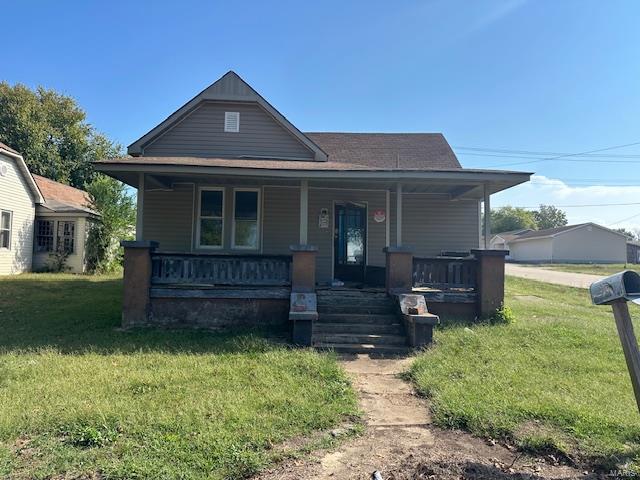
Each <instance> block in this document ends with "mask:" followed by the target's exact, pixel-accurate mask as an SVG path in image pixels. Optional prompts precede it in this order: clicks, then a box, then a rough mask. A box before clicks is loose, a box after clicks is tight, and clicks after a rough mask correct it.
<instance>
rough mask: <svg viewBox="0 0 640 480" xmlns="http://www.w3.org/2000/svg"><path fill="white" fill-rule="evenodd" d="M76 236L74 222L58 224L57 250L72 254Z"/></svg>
mask: <svg viewBox="0 0 640 480" xmlns="http://www.w3.org/2000/svg"><path fill="white" fill-rule="evenodd" d="M75 236H76V222H58V239H57V248H58V250H61V251H63V252H66V253H69V254H71V253H73V251H74V248H75V245H74V243H75V242H74V239H75Z"/></svg>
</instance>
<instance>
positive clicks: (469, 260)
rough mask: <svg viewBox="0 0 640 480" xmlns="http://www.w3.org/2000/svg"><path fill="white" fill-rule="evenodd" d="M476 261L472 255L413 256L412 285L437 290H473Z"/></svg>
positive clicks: (475, 282) (475, 284) (474, 287)
mask: <svg viewBox="0 0 640 480" xmlns="http://www.w3.org/2000/svg"><path fill="white" fill-rule="evenodd" d="M477 263H478V261H477V259H475V258H473V257H464V258H463V257H456V258H454V257H426V258H419V257H414V258H413V286H414V287H417V288H420V287H427V288H433V289H437V290H475V289H476V287H477V278H476V271H477Z"/></svg>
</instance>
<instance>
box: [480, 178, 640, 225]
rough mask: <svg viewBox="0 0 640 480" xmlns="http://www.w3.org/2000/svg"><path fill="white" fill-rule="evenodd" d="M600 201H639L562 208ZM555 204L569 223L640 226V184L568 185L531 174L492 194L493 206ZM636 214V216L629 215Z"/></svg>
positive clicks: (600, 202) (599, 202)
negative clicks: (504, 189) (524, 179)
mask: <svg viewBox="0 0 640 480" xmlns="http://www.w3.org/2000/svg"><path fill="white" fill-rule="evenodd" d="M603 203H608V204H611V203H638V205H628V206H608V207H562V205H594V204H603ZM540 204H545V205H557V206H559V207H560V208H562V210H564V211H565V212H566V213H567V218H568V220H569V223H570V224H573V223H582V222H594V223H598V224H600V225H604V226H610V227H613V228H618V227H624V228H629V229H632V230H633V229H636V228H640V186H637V187H636V186H609V185H593V186H571V185H567V184H566V183H565V182H563V181H562V180H558V179H554V178H550V177H545V176H543V175H534V176H532V177H531V182H528V183H525V184H523V185H519V186H517V187H514V188H511V189H509V190H506V191H504V192H501V193H498V194H496V195H495V196H494V197H492V207H500V206H504V205H513V206H535V205H540ZM633 215H637V216H636V217H635V218H629V219H628V220H625V219H627V218H628V217H631V216H633Z"/></svg>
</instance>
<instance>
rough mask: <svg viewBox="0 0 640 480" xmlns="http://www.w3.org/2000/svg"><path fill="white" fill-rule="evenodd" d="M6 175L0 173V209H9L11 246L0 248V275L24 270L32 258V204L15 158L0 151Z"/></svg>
mask: <svg viewBox="0 0 640 480" xmlns="http://www.w3.org/2000/svg"><path fill="white" fill-rule="evenodd" d="M0 164H3V165H6V167H7V175H6V176H3V177H0V192H2V194H1V195H0V209H1V210H9V211H11V212H12V214H13V215H12V222H11V226H12V229H11V249H9V250H6V249H0V275H10V274H13V273H22V272H28V271H29V270H31V267H32V259H33V221H34V217H35V204H34V202H33V198H32V197H31V190H30V188H29V185H28V184H27V182H26V180H25V178H24V176H23V174H22V172H21V171H20V170H19V168H18V165H17V164H16V161H15V160H14V159H13V158H11V157H8V156H5V155H2V154H0Z"/></svg>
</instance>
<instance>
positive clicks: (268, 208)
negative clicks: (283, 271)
mask: <svg viewBox="0 0 640 480" xmlns="http://www.w3.org/2000/svg"><path fill="white" fill-rule="evenodd" d="M263 192H264V196H263V199H264V203H263V205H264V206H263V209H264V210H263V217H262V218H263V220H262V225H263V231H262V238H263V253H265V254H267V255H290V254H291V252H290V251H289V246H290V245H296V244H298V243H299V240H300V189H299V188H291V187H264V190H263Z"/></svg>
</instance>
